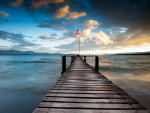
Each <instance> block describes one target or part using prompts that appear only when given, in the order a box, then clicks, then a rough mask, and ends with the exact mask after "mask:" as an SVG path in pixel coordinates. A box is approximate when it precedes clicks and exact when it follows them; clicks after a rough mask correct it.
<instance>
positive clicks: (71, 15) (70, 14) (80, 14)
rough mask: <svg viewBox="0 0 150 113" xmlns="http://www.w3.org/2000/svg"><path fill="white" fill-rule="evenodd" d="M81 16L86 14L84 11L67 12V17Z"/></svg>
mask: <svg viewBox="0 0 150 113" xmlns="http://www.w3.org/2000/svg"><path fill="white" fill-rule="evenodd" d="M82 16H86V12H79V13H78V12H72V13H69V16H68V18H67V19H77V18H79V17H82Z"/></svg>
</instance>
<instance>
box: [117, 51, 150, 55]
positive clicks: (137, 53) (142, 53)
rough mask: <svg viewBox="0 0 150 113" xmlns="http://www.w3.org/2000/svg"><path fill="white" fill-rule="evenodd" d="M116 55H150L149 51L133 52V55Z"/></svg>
mask: <svg viewBox="0 0 150 113" xmlns="http://www.w3.org/2000/svg"><path fill="white" fill-rule="evenodd" d="M117 55H150V51H147V52H135V53H118V54H117Z"/></svg>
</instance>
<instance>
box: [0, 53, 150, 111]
mask: <svg viewBox="0 0 150 113" xmlns="http://www.w3.org/2000/svg"><path fill="white" fill-rule="evenodd" d="M99 58H100V63H99V65H100V67H99V71H100V73H102V74H103V75H105V76H106V77H107V78H109V79H110V80H112V82H113V83H115V84H116V85H118V86H119V87H121V88H122V89H124V90H125V91H126V92H128V93H129V94H130V95H131V96H132V97H134V98H135V99H136V100H138V101H139V102H140V103H141V104H142V105H144V106H145V107H147V108H149V109H150V58H149V56H148V55H103V56H99ZM94 60H95V59H94V57H89V58H87V62H88V63H89V64H90V65H91V66H94ZM69 64H70V58H67V66H68V65H69ZM61 65H62V64H61V56H60V55H0V103H1V104H0V113H31V112H32V111H33V110H34V109H35V108H36V107H37V106H38V105H39V103H40V102H41V100H42V99H43V97H44V96H45V95H46V94H47V93H48V91H49V90H50V89H51V88H52V87H53V85H54V84H55V82H56V81H57V80H58V79H59V77H60V76H61Z"/></svg>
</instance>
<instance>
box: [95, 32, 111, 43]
mask: <svg viewBox="0 0 150 113" xmlns="http://www.w3.org/2000/svg"><path fill="white" fill-rule="evenodd" d="M94 37H96V39H95V42H96V43H97V44H106V45H107V44H111V43H113V41H112V40H110V37H108V36H107V35H106V34H105V33H104V32H102V31H99V32H98V33H96V34H95V35H94Z"/></svg>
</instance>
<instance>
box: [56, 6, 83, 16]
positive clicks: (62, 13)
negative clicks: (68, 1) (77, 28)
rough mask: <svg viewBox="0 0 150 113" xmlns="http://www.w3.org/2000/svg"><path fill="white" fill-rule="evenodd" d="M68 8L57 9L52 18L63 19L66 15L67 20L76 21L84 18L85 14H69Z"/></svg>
mask: <svg viewBox="0 0 150 113" xmlns="http://www.w3.org/2000/svg"><path fill="white" fill-rule="evenodd" d="M69 8H70V7H69V6H68V5H66V6H65V7H63V8H59V9H58V10H57V11H56V13H55V15H54V17H55V18H63V17H65V16H67V15H68V17H67V19H77V18H79V17H82V16H86V12H76V11H75V12H70V11H69Z"/></svg>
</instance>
